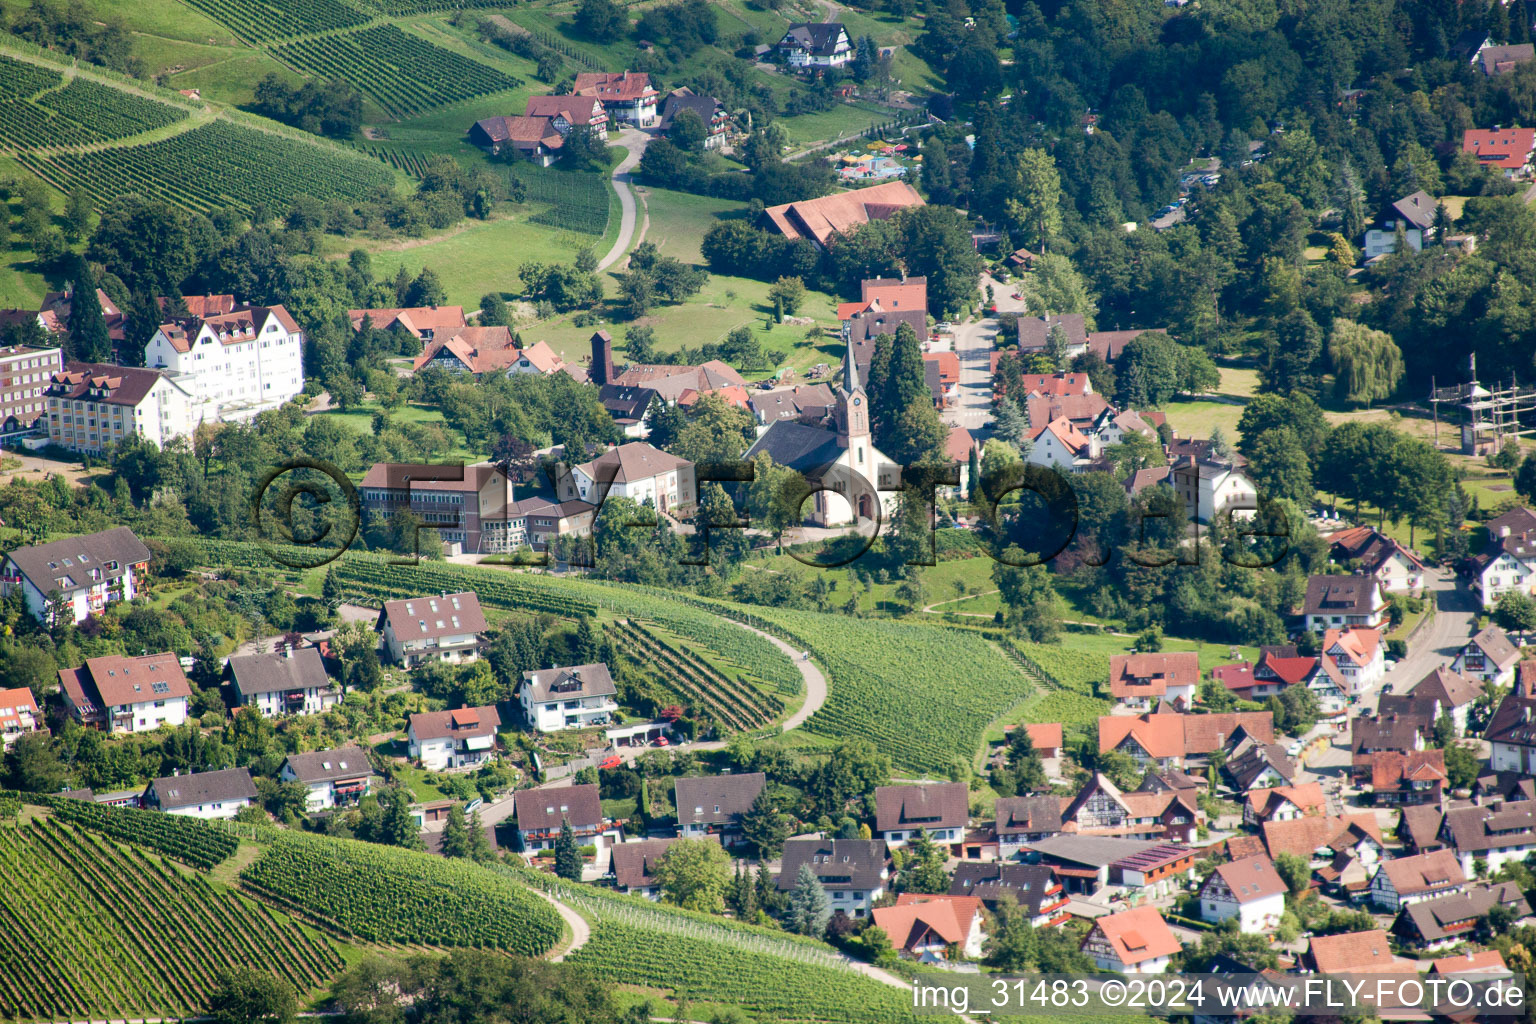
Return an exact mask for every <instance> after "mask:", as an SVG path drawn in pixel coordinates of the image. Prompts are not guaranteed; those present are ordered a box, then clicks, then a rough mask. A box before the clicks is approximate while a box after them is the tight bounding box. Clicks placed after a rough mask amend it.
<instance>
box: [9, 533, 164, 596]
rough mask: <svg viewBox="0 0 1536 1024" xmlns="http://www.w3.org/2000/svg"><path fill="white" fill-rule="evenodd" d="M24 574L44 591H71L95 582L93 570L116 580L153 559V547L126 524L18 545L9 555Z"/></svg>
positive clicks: (102, 576)
mask: <svg viewBox="0 0 1536 1024" xmlns="http://www.w3.org/2000/svg"><path fill="white" fill-rule="evenodd" d="M6 557H7V558H8V559H9V560H10V562H11V564H12V565H14V566H15V567H16V569H17V571H18V572H20V573H21V575H23V576H25V577H26V578H27V580H28V581H30V582H31V584H32V585H33V586H34V587H36V588H37V589H38V590H39V591H40V592H41V593H43V594H44V595H46V594H48V593H49V592H50V591H54V590H57V591H59V592H61V593H67V592H69V591H71V590H74V589H76V588H77V587H83V586H87V585H92V584H95V583H97V582H101V581H99V580H92V579H91V578H90V570H92V569H99V570H100V571H101V578H102V580H113V579H117V578H118V577H119V576H122V575H123V574H124V573H125V572H127V571H128V568H129V566H133V565H139V564H141V563H146V562H148V561H149V548H147V547H145V546H144V543H143V542H142V541H140V540H139V538H138V537H136V536H134V533H133V531H132V530H130V529H128V527H126V526H118V527H115V528H113V529H111V530H103V531H101V532H100V533H87V534H84V535H82V536H79V537H65V538H64V539H62V540H54V541H49V542H48V543H46V544H33V545H31V546H30V547H23V548H15V549H13V550H12V551H11V552H10V554H9V555H7V556H6Z"/></svg>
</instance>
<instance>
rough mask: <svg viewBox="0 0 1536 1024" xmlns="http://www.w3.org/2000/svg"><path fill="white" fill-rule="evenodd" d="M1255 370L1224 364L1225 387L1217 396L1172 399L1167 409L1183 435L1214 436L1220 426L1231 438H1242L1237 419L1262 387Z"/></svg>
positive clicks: (1172, 422)
mask: <svg viewBox="0 0 1536 1024" xmlns="http://www.w3.org/2000/svg"><path fill="white" fill-rule="evenodd" d="M1258 377H1259V375H1258V372H1257V371H1255V370H1247V369H1237V368H1235V367H1230V366H1223V367H1221V386H1220V389H1219V391H1218V392H1217V393H1216V394H1215V395H1214V396H1208V397H1205V398H1200V399H1195V400H1189V401H1185V400H1179V401H1174V402H1170V403H1169V404H1168V405H1167V407H1166V408H1165V409H1164V410H1163V411H1164V412H1166V413H1167V414H1168V425H1169V426H1171V427H1172V428H1173V430H1174V433H1176V434H1177V435H1178V436H1179V437H1201V438H1205V437H1210V436H1211V431H1212V430H1214V429H1215V428H1217V427H1220V428H1221V432H1222V433H1223V434H1225V435H1226V438H1227V440H1228V441H1236V440H1237V438H1238V432H1237V421H1238V420H1239V419H1241V418H1242V415H1243V408H1244V407H1245V406H1246V405H1247V404H1248V400H1249V399H1250V398H1252V397H1253V394H1254V391H1255V389H1256V388H1257V387H1258Z"/></svg>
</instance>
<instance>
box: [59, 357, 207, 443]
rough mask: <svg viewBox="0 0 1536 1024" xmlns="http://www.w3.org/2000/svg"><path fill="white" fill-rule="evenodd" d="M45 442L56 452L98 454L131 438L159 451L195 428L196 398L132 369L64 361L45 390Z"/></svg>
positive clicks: (159, 376) (183, 387)
mask: <svg viewBox="0 0 1536 1024" xmlns="http://www.w3.org/2000/svg"><path fill="white" fill-rule="evenodd" d="M46 395H47V400H48V439H49V440H50V441H52V442H53V443H54V444H56V445H58V446H59V447H60V448H69V449H71V450H73V451H77V452H86V453H88V454H99V453H101V452H105V451H107V450H109V449H110V448H112V446H113V445H116V444H119V443H121V442H122V441H125V440H127V439H128V438H131V437H135V436H137V437H142V438H144V439H145V440H146V441H153V442H154V443H155V444H156V445H157V446H159V447H161V448H163V447H165V444H166V442H167V441H169V440H171V439H172V438H174V437H186V436H189V435H190V434H191V433H192V429H193V427H194V426H196V424H197V420H196V419H195V415H196V408H197V399H196V397H195V396H194V395H193V394H192V392H191V391H190V390H189V389H188V387H187V384H186V382H185V381H183V380H180V379H179V378H175V377H172V376H170V375H169V374H165V373H160V372H158V371H156V370H145V369H140V368H137V367H132V366H114V365H112V364H111V363H70V364H69V365H67V366H66V367H65V368H64V369H63V370H61V371H59V372H58V373H55V374H54V375H53V377H52V378H51V380H50V381H49V384H48V389H47V391H46Z"/></svg>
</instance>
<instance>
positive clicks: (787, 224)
mask: <svg viewBox="0 0 1536 1024" xmlns="http://www.w3.org/2000/svg"><path fill="white" fill-rule="evenodd" d="M922 205H923V197H922V196H921V195H919V194H918V192H917V189H915V188H913V187H912V186H911V185H908V184H907V183H906V182H904V181H888V182H885V183H884V184H881V185H871V186H870V187H868V188H861V189H857V190H855V191H852V192H838V193H834V194H833V195H829V196H822V197H821V198H819V199H803V200H800V201H799V202H794V203H783V204H781V205H779V206H770V207H768V209H766V210H764V211H763V213H764V215H766V216H767V218H768V220H769V221H770V222H771V223H772V224H773V225H774V227H776V228H778V229H779V231H780V232H781V233H782V234H783V235H784V236H785V237H787V238H809V239H813V240H814V241H816V242H818V243H820V244H821V245H823V246H824V245H826V244H827V243H828V242H830V241H831V239H832V236H833V235H837V234H846V233H848V232H849V231H851V230H853V229H855V228H858V227H861V226H863V225H865V224H868V223H869V222H870V221H872V220H885V219H887V218H889V217H891V216H892V215H894V214H895V213H896V211H897V210H900V209H902V208H904V207H908V206H922Z"/></svg>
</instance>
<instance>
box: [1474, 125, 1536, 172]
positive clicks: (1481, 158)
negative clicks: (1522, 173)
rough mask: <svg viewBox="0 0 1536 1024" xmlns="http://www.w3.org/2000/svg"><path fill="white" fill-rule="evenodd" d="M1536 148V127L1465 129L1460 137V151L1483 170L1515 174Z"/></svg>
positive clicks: (1528, 160)
mask: <svg viewBox="0 0 1536 1024" xmlns="http://www.w3.org/2000/svg"><path fill="white" fill-rule="evenodd" d="M1532 149H1536V128H1493V129H1482V128H1469V129H1467V131H1466V132H1465V133H1464V134H1463V135H1462V137H1461V151H1462V152H1463V153H1471V154H1472V155H1473V156H1475V157H1477V160H1478V162H1479V163H1481V164H1483V165H1484V166H1485V167H1502V168H1505V169H1506V170H1512V171H1518V170H1520V168H1522V167H1524V166H1525V165H1526V164H1527V163H1529V162H1530V159H1531V150H1532Z"/></svg>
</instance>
